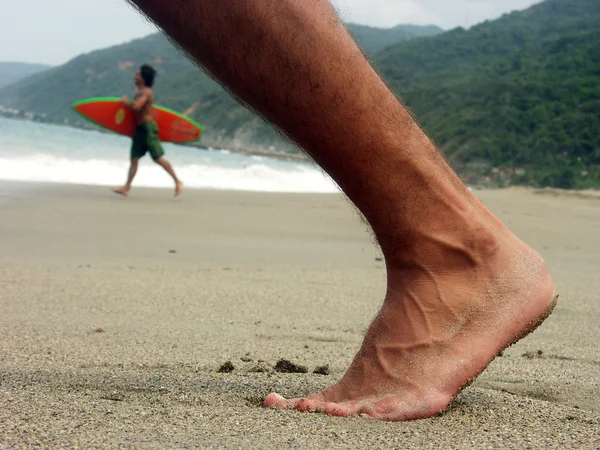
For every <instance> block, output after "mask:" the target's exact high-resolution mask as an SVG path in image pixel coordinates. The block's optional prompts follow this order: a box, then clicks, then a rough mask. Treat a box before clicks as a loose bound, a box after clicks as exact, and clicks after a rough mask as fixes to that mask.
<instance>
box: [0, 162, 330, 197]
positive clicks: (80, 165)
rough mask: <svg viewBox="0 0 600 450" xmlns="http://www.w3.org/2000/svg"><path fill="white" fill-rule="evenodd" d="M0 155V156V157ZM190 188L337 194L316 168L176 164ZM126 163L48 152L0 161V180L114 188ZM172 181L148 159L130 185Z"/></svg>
mask: <svg viewBox="0 0 600 450" xmlns="http://www.w3.org/2000/svg"><path fill="white" fill-rule="evenodd" d="M0 155H1V153H0ZM173 163H174V166H175V169H176V171H177V174H178V176H179V177H180V178H181V179H182V180H183V181H184V183H185V184H186V187H188V188H209V189H236V190H245V191H265V192H306V193H331V192H338V188H337V186H336V185H335V183H334V182H333V181H332V180H331V179H330V178H328V177H326V176H325V175H323V174H322V173H321V172H320V171H319V170H318V169H316V168H313V167H310V166H308V165H303V164H298V165H293V164H290V165H289V167H286V168H284V169H280V168H279V167H276V166H271V165H269V164H268V162H265V161H260V160H255V161H254V162H253V163H252V164H247V165H245V166H237V167H224V166H220V165H215V164H214V163H213V164H202V163H187V164H179V165H177V164H175V161H173ZM127 168H128V166H127V160H126V159H124V160H118V161H117V160H107V159H94V158H91V159H70V158H68V157H58V156H54V155H49V154H47V153H37V154H33V155H31V154H30V155H27V156H15V155H14V154H13V155H11V156H0V179H3V180H16V181H43V182H54V183H70V184H86V185H100V186H112V185H120V184H123V182H124V181H125V178H126V176H127ZM172 184H173V182H172V180H171V178H170V177H169V176H168V175H167V174H166V173H165V172H164V170H163V169H162V168H161V167H159V166H157V165H156V164H153V163H152V162H151V160H149V158H146V159H144V160H142V161H141V162H140V167H139V169H138V173H137V176H136V178H135V180H134V186H146V187H171V186H172Z"/></svg>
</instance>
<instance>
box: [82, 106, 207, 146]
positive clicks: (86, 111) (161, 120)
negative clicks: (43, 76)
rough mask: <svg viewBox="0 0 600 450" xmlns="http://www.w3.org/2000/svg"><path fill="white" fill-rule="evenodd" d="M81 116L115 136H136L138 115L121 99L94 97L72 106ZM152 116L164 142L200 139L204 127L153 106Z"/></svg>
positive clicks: (181, 115) (167, 109) (168, 110)
mask: <svg viewBox="0 0 600 450" xmlns="http://www.w3.org/2000/svg"><path fill="white" fill-rule="evenodd" d="M71 106H72V107H73V109H74V110H75V111H76V112H78V113H79V114H80V115H81V116H82V117H84V118H85V119H87V120H89V121H90V122H92V123H95V124H96V125H98V126H100V127H102V128H106V129H108V130H111V131H114V132H115V133H119V134H124V135H126V136H133V133H135V127H136V125H137V123H136V118H135V113H134V112H133V111H132V110H131V108H128V107H127V106H125V105H123V104H122V103H121V99H120V98H118V97H95V98H88V99H85V100H80V101H78V102H75V103H73V105H71ZM152 116H153V117H154V120H155V121H156V124H157V125H158V138H159V139H160V140H161V141H162V142H177V143H184V142H193V141H197V140H199V139H200V136H201V135H202V132H203V131H204V130H203V128H202V125H200V124H198V123H197V122H195V121H194V120H192V119H190V118H189V117H187V116H184V115H183V114H180V113H178V112H176V111H173V110H171V109H169V108H165V107H164V106H158V105H153V107H152Z"/></svg>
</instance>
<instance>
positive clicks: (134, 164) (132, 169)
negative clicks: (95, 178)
mask: <svg viewBox="0 0 600 450" xmlns="http://www.w3.org/2000/svg"><path fill="white" fill-rule="evenodd" d="M139 161H140V159H139V158H131V162H130V164H129V172H128V173H127V183H125V184H124V185H123V186H119V187H114V188H112V190H113V192H114V193H116V194H120V195H124V196H125V197H127V196H128V195H129V190H130V189H131V183H132V182H133V179H134V177H135V174H136V173H137V169H138V163H139Z"/></svg>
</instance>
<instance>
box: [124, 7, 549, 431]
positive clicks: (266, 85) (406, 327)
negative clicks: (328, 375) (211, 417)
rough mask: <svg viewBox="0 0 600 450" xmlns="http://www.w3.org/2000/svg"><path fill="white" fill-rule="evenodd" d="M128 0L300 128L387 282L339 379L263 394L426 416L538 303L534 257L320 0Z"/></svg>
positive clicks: (373, 412) (310, 404)
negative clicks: (364, 232)
mask: <svg viewBox="0 0 600 450" xmlns="http://www.w3.org/2000/svg"><path fill="white" fill-rule="evenodd" d="M131 1H133V2H134V3H135V4H137V5H138V6H139V7H140V8H141V9H142V10H143V11H144V12H145V13H146V14H147V15H148V16H149V17H150V18H152V19H153V20H155V21H156V22H157V23H158V24H159V25H160V26H161V27H162V28H163V29H164V30H165V31H166V32H167V33H168V34H169V35H170V36H171V37H172V38H174V39H175V40H176V41H177V42H178V43H179V44H180V45H181V46H182V47H183V48H184V49H186V50H187V51H188V52H189V54H190V55H191V56H192V57H194V58H195V59H196V60H197V61H198V62H199V63H201V64H202V65H203V66H204V67H205V68H207V69H208V70H209V71H210V73H211V74H212V75H213V76H214V77H215V78H217V79H218V80H219V81H221V82H222V83H223V84H225V85H226V86H227V87H228V88H229V89H230V91H231V92H233V93H234V94H235V95H237V96H238V97H239V98H240V99H241V100H243V101H244V102H246V103H247V104H249V105H250V106H251V107H253V108H254V109H256V110H257V111H259V112H260V113H262V114H263V115H264V116H265V117H266V118H267V119H268V120H270V121H271V122H273V123H275V124H276V125H277V126H279V127H280V128H281V129H282V130H284V131H285V132H286V133H287V134H288V135H289V136H290V137H292V138H293V139H294V140H295V141H296V142H298V143H299V144H300V145H301V146H302V147H303V148H304V149H305V151H306V152H308V153H309V154H310V155H311V156H312V157H313V158H314V159H315V160H316V162H317V163H319V164H320V165H321V166H322V167H323V168H324V169H325V170H326V171H327V172H328V173H329V174H330V175H331V176H332V177H333V178H334V179H335V181H336V182H337V183H338V185H339V186H340V187H341V188H342V189H343V190H344V192H345V193H346V194H347V195H348V197H349V198H350V199H351V200H352V201H353V202H354V203H355V204H356V205H357V206H358V208H359V209H360V211H361V212H362V214H364V216H365V218H366V219H367V220H368V222H369V223H370V225H371V226H372V228H373V231H374V233H375V236H376V237H377V240H378V242H379V244H380V246H381V249H382V251H383V253H384V256H385V261H386V266H387V274H388V280H387V294H386V297H385V299H384V302H383V306H382V308H381V310H380V312H379V313H378V315H377V317H376V318H375V319H374V321H373V323H372V324H371V327H370V328H369V330H368V331H367V334H366V336H365V339H364V341H363V344H362V346H361V348H360V350H359V352H358V354H357V355H356V357H355V359H354V360H353V362H352V364H351V366H350V368H349V369H348V371H347V372H346V374H345V375H344V376H343V378H342V379H341V380H340V381H339V382H338V383H336V384H335V385H333V386H332V387H331V388H329V389H327V390H326V391H324V392H322V393H320V394H314V395H311V396H309V397H306V398H304V399H292V400H285V399H283V398H282V397H280V396H279V395H277V394H274V393H273V394H270V395H269V396H267V398H266V399H265V405H266V406H275V407H287V406H291V407H295V408H296V409H299V410H306V411H312V410H321V411H325V412H326V413H328V414H335V415H348V414H358V413H364V414H367V415H369V416H371V417H374V418H377V419H386V420H407V419H417V418H423V417H429V416H432V415H434V414H436V413H437V412H438V411H440V410H442V409H444V408H445V407H447V406H448V404H449V403H450V401H451V400H452V399H453V398H454V397H455V395H456V394H457V393H458V392H459V391H460V389H462V387H464V386H465V385H466V384H467V383H468V382H469V381H470V380H471V379H473V378H474V377H475V376H477V375H478V374H479V373H480V372H481V371H482V370H483V369H484V368H485V367H486V366H487V365H488V364H489V362H490V361H491V360H492V359H493V358H494V356H495V355H496V354H498V353H499V352H500V351H501V350H502V349H503V348H505V347H506V346H508V345H510V344H511V343H512V342H514V341H515V340H517V339H519V338H520V337H522V336H523V335H524V334H526V333H528V332H529V331H531V330H532V329H533V328H534V327H535V326H536V325H537V324H538V323H539V322H540V321H542V320H543V319H544V318H545V317H546V316H547V315H548V314H549V313H550V311H551V309H552V306H553V295H554V287H553V283H552V279H551V278H550V275H549V273H548V270H547V268H546V266H545V265H544V263H543V261H542V259H541V258H540V256H539V255H538V254H537V253H535V252H534V251H533V250H532V249H531V248H529V247H527V246H526V245H525V244H524V243H523V242H521V241H520V240H519V239H518V238H517V237H515V236H514V235H513V234H512V233H511V232H510V231H509V230H508V229H507V228H506V227H505V226H504V225H503V224H502V223H501V222H500V221H499V220H498V219H496V218H495V217H494V216H493V215H492V214H491V213H490V212H489V211H488V210H487V209H486V208H485V207H484V206H483V205H482V204H481V202H479V200H478V199H477V198H476V197H475V196H474V195H472V194H471V193H470V192H469V190H468V189H467V188H466V187H465V186H464V184H463V183H462V182H461V181H460V179H459V178H458V177H457V176H456V175H455V174H454V172H453V171H452V170H451V169H450V167H449V166H448V164H447V163H446V162H445V160H444V158H443V157H442V156H441V155H440V154H439V152H438V151H437V150H436V148H435V146H434V145H433V144H432V142H431V141H430V140H429V139H428V138H427V136H425V134H424V133H423V132H422V131H421V129H420V128H419V126H418V125H417V124H416V123H415V122H414V121H413V119H412V118H411V116H410V114H409V113H408V112H407V111H406V109H405V108H404V107H403V106H402V104H401V103H400V102H399V101H398V100H397V99H396V98H395V96H394V95H393V94H392V93H391V92H390V91H389V89H388V88H387V87H386V85H385V84H384V82H383V81H382V80H381V79H380V78H379V76H378V75H377V74H376V72H375V71H374V70H373V69H372V68H371V66H370V65H369V64H368V62H367V61H366V59H365V58H364V56H363V54H362V53H361V51H360V50H359V48H358V47H357V46H356V45H355V43H354V42H353V40H352V39H351V37H350V35H349V34H348V33H347V32H346V30H345V28H344V27H343V25H342V24H341V23H340V21H339V19H338V18H337V17H336V15H335V13H334V10H333V8H332V7H331V5H330V4H329V3H328V2H327V1H326V0H302V1H300V0H262V1H251V2H250V1H249V2H240V1H236V0H187V1H185V2H181V1H172V2H165V1H162V0H131ZM200 43H201V44H200Z"/></svg>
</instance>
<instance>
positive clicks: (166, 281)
mask: <svg viewBox="0 0 600 450" xmlns="http://www.w3.org/2000/svg"><path fill="white" fill-rule="evenodd" d="M475 193H476V195H477V196H478V197H479V198H480V199H481V200H482V201H483V202H484V204H486V205H487V206H488V207H489V208H490V209H491V210H492V212H493V213H495V214H496V215H497V216H498V217H499V218H500V219H501V220H502V221H504V222H505V223H506V224H507V225H508V226H509V227H510V228H511V229H512V230H513V231H514V232H515V233H516V234H517V236H519V237H520V238H521V239H523V240H524V241H525V242H527V243H528V244H529V245H531V246H532V247H534V248H535V249H536V250H537V251H538V252H539V253H540V254H541V255H542V256H543V257H544V259H545V261H546V263H547V264H548V266H549V267H550V270H551V273H552V275H553V277H554V280H555V283H556V289H557V293H558V294H559V295H560V298H559V302H558V305H557V307H556V309H555V311H554V313H553V314H552V315H551V316H550V317H549V318H548V319H547V320H546V321H545V322H544V323H543V324H542V325H541V326H540V327H539V328H538V329H537V330H536V331H535V332H534V333H532V334H531V335H529V336H527V337H526V338H525V339H523V340H521V341H519V342H518V343H517V344H516V345H514V346H512V347H510V348H509V349H507V350H506V351H504V352H503V354H502V355H501V356H500V357H498V358H496V359H495V360H494V361H493V362H492V364H491V365H490V366H489V367H488V368H487V369H486V370H485V371H484V372H483V373H482V374H481V375H480V376H479V377H478V378H477V379H476V380H475V381H474V382H473V383H472V384H471V385H470V386H469V387H468V388H466V389H465V390H464V391H463V392H462V393H461V394H460V395H459V396H458V397H457V399H456V400H455V401H454V402H453V403H452V405H451V406H450V408H449V409H448V410H447V411H446V412H444V413H441V414H439V415H438V416H436V417H434V418H431V419H427V420H420V421H414V422H406V423H387V422H378V421H374V420H369V419H365V418H362V417H349V418H339V417H329V416H326V415H324V414H318V413H299V412H296V411H288V410H285V411H280V410H271V409H264V408H262V406H261V404H262V399H263V398H264V396H265V395H267V394H268V393H269V392H271V391H276V392H278V393H280V394H282V395H284V396H286V397H288V396H291V397H297V396H303V395H306V394H309V393H313V392H317V391H319V390H322V389H324V388H326V387H328V386H329V385H330V384H332V383H333V382H335V381H336V380H337V379H339V378H340V377H341V376H342V374H343V373H344V370H345V369H346V367H347V366H348V364H349V363H350V361H351V359H352V357H353V356H354V354H355V352H356V351H357V350H358V348H359V346H360V343H361V340H362V335H363V333H364V331H365V330H366V328H367V327H368V325H369V322H370V320H371V319H372V318H373V317H374V315H375V314H376V312H377V311H378V309H379V307H380V305H381V301H382V299H383V296H384V293H385V268H384V264H383V262H382V260H381V254H380V252H379V250H378V248H377V247H376V245H375V244H374V242H373V238H372V236H371V235H370V233H369V231H368V229H367V227H366V225H365V224H364V223H363V222H362V221H361V219H360V218H359V217H358V215H357V214H356V212H355V210H354V208H353V207H352V206H351V205H350V204H349V202H348V201H347V200H346V199H344V197H343V196H341V195H340V194H335V193H334V194H311V193H297V194H295V193H264V192H244V191H228V190H212V189H188V190H186V191H184V193H183V195H182V196H181V197H179V198H173V196H172V190H171V189H163V188H135V186H134V189H133V190H132V192H131V196H130V197H129V198H122V197H119V196H116V195H114V194H112V193H111V192H110V191H109V189H108V188H107V187H105V186H84V185H68V184H58V183H57V184H51V183H48V184H44V183H32V182H18V181H0V329H1V330H2V333H1V335H0V349H1V351H0V448H2V449H4V448H6V449H9V448H28V447H41V448H147V449H154V448H157V449H158V448H226V449H230V448H231V449H233V448H352V449H357V448H360V449H362V448H364V449H367V448H368V449H377V448H402V449H410V448H431V449H438V448H444V449H453V448H457V449H458V448H461V449H462V448H533V449H538V448H539V449H542V448H545V449H548V448H556V449H564V448H586V449H597V448H600V433H599V429H600V326H599V325H598V324H600V276H599V274H600V197H599V196H597V195H593V194H582V193H569V192H563V191H541V192H540V191H534V190H532V189H524V188H513V189H505V190H489V191H483V190H481V191H476V192H475ZM280 360H287V361H289V362H291V363H293V364H295V365H298V366H304V368H305V370H306V373H285V372H278V371H276V370H275V368H274V367H275V366H276V365H277V363H278V361H280ZM226 363H229V364H226ZM280 365H281V364H280ZM288 366H290V365H289V364H288ZM324 367H327V368H328V370H325V369H324ZM317 368H320V369H321V370H319V372H324V373H327V374H323V373H313V371H314V370H315V369H317Z"/></svg>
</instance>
